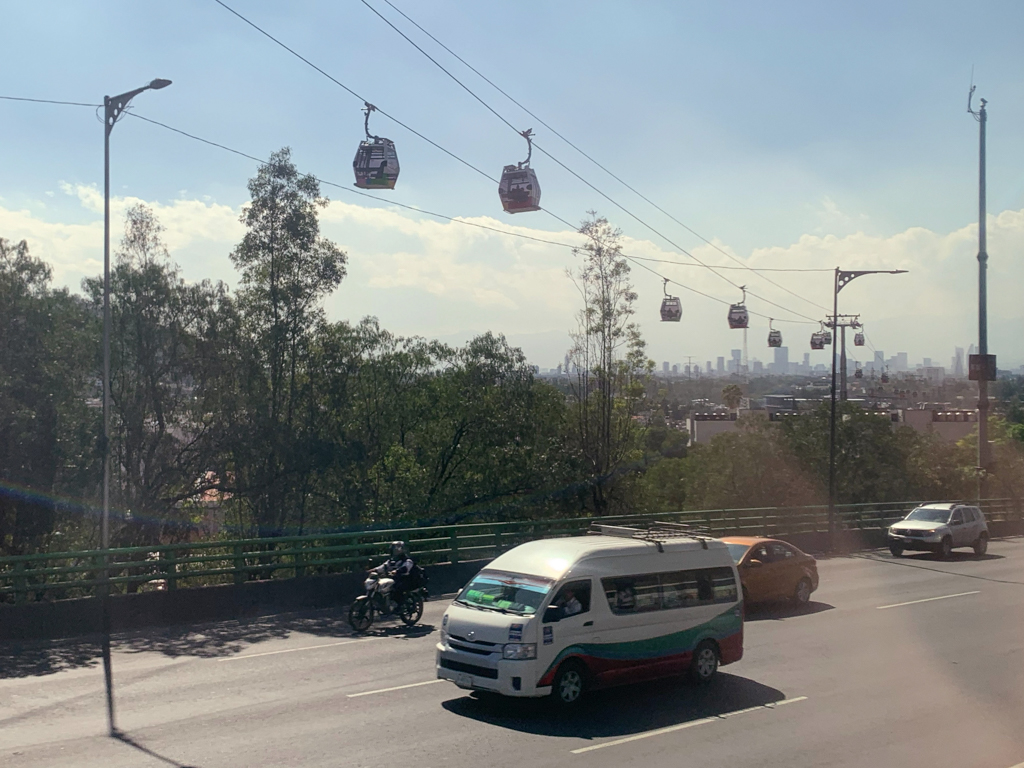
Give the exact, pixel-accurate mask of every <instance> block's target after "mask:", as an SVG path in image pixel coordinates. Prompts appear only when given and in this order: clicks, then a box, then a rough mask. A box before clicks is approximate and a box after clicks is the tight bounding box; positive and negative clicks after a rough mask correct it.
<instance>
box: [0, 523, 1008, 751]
mask: <svg viewBox="0 0 1024 768" xmlns="http://www.w3.org/2000/svg"><path fill="white" fill-rule="evenodd" d="M819 571H820V574H821V586H820V588H819V589H818V591H817V592H815V593H814V595H813V597H812V602H811V604H810V605H809V606H807V607H806V608H804V609H796V608H794V607H790V606H786V605H777V606H766V607H763V608H760V609H757V610H752V611H750V612H749V613H748V617H747V619H748V621H747V625H746V638H745V655H744V658H743V660H742V661H740V662H739V663H737V664H733V665H730V666H728V667H725V668H723V669H722V670H721V672H720V673H719V676H718V679H717V680H716V681H715V682H714V683H712V684H711V685H710V686H707V687H703V688H697V687H694V686H692V685H689V684H687V683H685V682H683V681H681V680H677V679H665V680H662V681H658V682H655V683H650V684H639V685H634V686H629V687H623V688H617V689H611V690H606V691H600V692H596V693H594V694H593V695H592V697H591V699H590V700H589V701H588V702H586V703H585V705H584V706H583V707H582V709H581V710H580V711H578V712H575V713H573V714H571V715H559V714H558V713H557V712H555V711H554V710H552V709H551V708H550V707H548V706H546V705H545V703H543V702H538V701H529V700H527V701H510V702H502V701H499V702H495V701H491V700H487V699H483V700H481V699H477V698H475V697H473V696H470V695H468V694H467V693H466V692H465V691H462V690H460V689H458V688H456V687H454V686H453V685H451V684H450V683H447V682H442V681H436V680H435V679H434V668H433V664H434V644H435V643H436V642H437V633H438V628H439V626H440V621H441V615H442V614H443V612H444V609H445V607H446V605H447V602H448V601H447V600H444V599H439V600H433V601H431V602H429V603H428V604H427V608H426V611H425V615H424V617H423V621H422V624H421V625H420V626H417V627H414V628H411V629H407V628H405V627H403V626H400V625H396V624H395V623H394V622H389V623H385V624H382V625H379V626H375V627H374V628H373V629H372V630H371V631H370V632H369V633H368V634H367V635H366V636H365V637H356V636H353V635H352V633H351V632H350V631H349V629H348V627H347V624H346V622H345V617H344V616H343V615H342V613H341V612H340V611H320V612H316V613H306V614H293V615H288V616H276V617H268V618H265V619H258V620H253V621H248V622H222V623H217V624H210V625H205V626H202V627H192V628H187V629H186V628H179V629H173V630H154V631H151V632H147V633H136V634H132V635H126V636H121V637H118V638H116V639H115V643H114V654H113V669H114V682H115V699H116V706H117V711H116V717H117V723H118V726H119V729H120V730H121V733H122V736H121V737H120V738H116V739H115V738H110V737H109V736H107V735H106V733H107V729H106V708H105V698H104V689H103V675H102V668H101V666H100V660H99V656H98V649H97V647H96V645H95V643H94V642H92V641H61V642H53V643H32V644H24V645H21V646H15V645H12V644H6V645H0V766H3V767H4V768H43V767H45V768H54V767H59V766H74V767H75V768H91V767H93V766H95V767H96V768H101V767H102V768H119V767H120V766H125V767H131V768H137V767H139V766H143V767H145V766H194V767H195V768H226V767H228V766H231V767H235V766H353V767H363V766H365V767H368V768H369V767H376V766H385V765H387V766H394V765H404V766H416V768H432V767H434V766H453V765H454V766H467V765H472V766H476V765H479V766H486V767H487V768H504V766H531V767H532V766H560V767H561V766H567V767H571V766H577V765H579V766H583V765H586V766H588V767H589V766H597V767H602V766H609V767H610V766H620V765H623V764H630V765H634V764H635V765H643V766H645V768H661V767H662V766H664V767H665V768H668V767H669V766H672V768H676V767H677V766H684V765H685V766H690V765H692V766H701V767H702V768H712V767H713V766H730V767H731V768H735V766H737V765H740V766H743V768H755V767H756V766H783V765H784V766H787V768H790V767H792V768H802V767H804V766H808V767H810V766H871V768H888V767H890V766H892V767H893V768H895V767H896V766H899V767H900V768H908V767H911V766H928V767H929V768H932V767H936V766H951V767H952V766H956V767H957V768H960V767H967V766H970V767H971V768H1011V766H1012V767H1013V768H1024V539H1009V540H1003V541H996V542H993V543H992V544H991V546H990V548H989V553H988V554H987V555H986V556H984V557H981V558H978V557H975V556H974V555H973V554H971V553H970V552H969V551H964V552H962V553H961V552H957V553H955V554H954V556H953V557H952V558H951V559H950V560H947V561H941V560H937V559H935V558H933V557H932V556H931V555H927V554H921V555H916V554H915V555H909V556H907V557H904V558H901V559H894V558H892V557H891V556H890V555H889V554H888V553H887V552H884V553H883V552H872V553H864V554H859V555H853V556H846V557H837V558H832V559H824V560H821V561H819Z"/></svg>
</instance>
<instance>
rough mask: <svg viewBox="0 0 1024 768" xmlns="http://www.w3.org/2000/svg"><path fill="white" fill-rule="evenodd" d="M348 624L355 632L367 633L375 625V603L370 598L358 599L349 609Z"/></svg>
mask: <svg viewBox="0 0 1024 768" xmlns="http://www.w3.org/2000/svg"><path fill="white" fill-rule="evenodd" d="M348 623H349V624H350V625H351V626H352V630H353V631H354V632H365V631H366V630H368V629H369V628H370V625H371V624H373V603H371V602H370V600H369V599H368V598H366V597H365V596H364V597H357V598H356V601H355V602H354V603H352V607H351V608H349V609H348Z"/></svg>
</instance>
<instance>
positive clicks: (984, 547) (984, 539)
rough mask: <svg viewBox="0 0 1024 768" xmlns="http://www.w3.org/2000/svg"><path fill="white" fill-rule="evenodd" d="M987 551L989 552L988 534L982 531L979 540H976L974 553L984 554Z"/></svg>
mask: <svg viewBox="0 0 1024 768" xmlns="http://www.w3.org/2000/svg"><path fill="white" fill-rule="evenodd" d="M986 552H988V534H987V533H985V532H984V531H982V532H981V535H980V536H978V540H977V541H976V542H974V554H976V555H984V554H985V553H986Z"/></svg>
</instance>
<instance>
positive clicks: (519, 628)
mask: <svg viewBox="0 0 1024 768" xmlns="http://www.w3.org/2000/svg"><path fill="white" fill-rule="evenodd" d="M522 639H523V625H522V624H513V625H512V626H511V627H509V628H508V641H509V642H510V643H512V642H518V641H520V640H522Z"/></svg>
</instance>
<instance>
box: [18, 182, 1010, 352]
mask: <svg viewBox="0 0 1024 768" xmlns="http://www.w3.org/2000/svg"><path fill="white" fill-rule="evenodd" d="M60 189H61V190H62V191H63V192H64V193H65V195H68V196H71V198H73V200H74V208H72V209H71V210H68V209H67V208H66V206H67V202H70V201H68V200H67V198H65V201H66V202H65V203H64V204H63V205H65V209H64V210H63V211H61V210H59V208H58V204H60V202H61V197H60V196H58V198H57V199H56V200H54V201H50V203H51V205H50V207H49V208H48V209H47V210H45V211H43V210H41V209H38V210H37V208H36V206H35V205H32V206H29V209H24V210H13V209H7V208H5V207H3V206H2V205H0V236H2V237H5V238H7V239H11V240H20V239H22V238H24V239H27V240H28V241H29V244H30V247H31V248H32V252H33V253H34V254H35V255H37V256H39V257H41V258H44V259H45V260H46V261H48V262H49V263H50V264H52V265H53V266H54V272H55V280H56V282H57V283H59V284H65V285H69V286H70V287H72V288H77V287H78V284H79V282H80V280H81V278H82V277H83V276H85V275H94V274H97V273H98V272H99V270H100V269H101V265H102V235H103V223H102V210H103V208H102V202H103V201H102V195H101V193H100V192H99V190H97V189H96V188H95V187H91V186H81V185H78V186H72V185H68V184H61V186H60ZM111 202H112V204H111V208H112V219H113V221H114V222H115V223H114V244H115V247H116V241H117V239H118V238H119V237H120V229H121V222H122V221H123V216H124V211H125V209H126V208H127V207H128V206H129V205H131V204H133V203H136V202H142V201H140V200H137V199H136V198H131V197H116V198H115V199H114V200H112V201H111ZM147 204H148V205H150V206H151V207H153V209H154V210H155V212H156V213H157V215H158V217H159V218H160V220H161V222H162V223H163V224H164V226H165V227H166V230H167V231H166V233H165V238H166V241H167V243H168V246H169V247H170V249H171V252H172V256H173V257H174V258H175V260H176V261H178V262H179V263H180V264H181V265H182V270H183V273H184V275H185V277H186V278H187V279H193V280H195V279H200V278H206V277H211V278H214V279H224V280H227V281H228V282H230V283H235V282H236V276H235V273H234V271H233V269H232V267H231V264H230V260H229V258H228V254H229V253H230V251H231V249H232V248H233V247H234V245H235V244H236V243H237V242H238V240H239V239H240V238H241V236H242V234H243V232H244V228H243V226H242V224H241V223H240V222H239V221H238V215H239V213H240V211H239V210H238V209H235V208H232V207H230V206H225V205H219V204H217V203H215V202H213V201H210V200H188V199H176V200H173V201H171V202H169V203H159V202H155V203H154V202H147ZM826 210H827V211H831V212H832V213H835V214H836V215H837V216H838V215H839V213H838V208H837V207H833V208H831V209H829V208H827V207H826ZM415 216H416V214H413V213H410V212H406V211H398V210H395V209H393V208H370V207H362V206H358V205H351V204H347V203H342V202H338V201H334V202H332V203H330V205H329V206H328V207H327V208H326V209H325V210H324V211H323V214H322V229H323V233H324V235H325V236H327V237H329V238H331V239H332V240H334V241H335V242H337V243H338V244H339V245H340V246H341V247H342V248H343V249H344V250H346V252H347V253H348V254H349V267H348V269H349V274H348V277H347V278H346V279H345V281H344V282H343V284H342V286H341V287H340V288H339V290H338V291H337V292H336V293H335V295H333V296H332V297H330V298H329V299H328V301H327V303H326V306H327V310H328V313H329V314H330V315H331V316H332V317H333V318H336V319H342V318H344V319H350V320H358V319H359V318H360V317H362V316H364V315H367V314H373V315H376V316H378V317H380V319H381V322H382V323H383V324H384V325H385V327H388V328H390V329H393V330H394V331H396V332H398V333H402V334H406V335H411V334H419V335H424V336H444V337H446V338H448V337H451V338H456V337H460V336H461V337H468V336H469V335H472V334H473V333H477V332H482V331H486V330H493V331H495V332H502V333H505V334H506V335H508V336H509V337H510V338H514V339H520V340H522V341H521V343H523V345H524V348H525V349H526V351H527V354H528V355H530V356H531V358H533V359H534V360H535V361H536V362H537V363H538V364H540V365H544V366H546V365H552V366H553V365H555V364H556V363H557V362H558V360H559V359H560V358H561V353H562V351H563V350H564V347H565V346H567V344H568V340H567V332H568V329H569V328H570V327H571V326H572V324H573V314H574V313H575V311H576V309H577V303H578V295H577V293H576V291H575V289H574V288H573V286H572V284H571V283H570V281H569V280H568V279H567V278H566V276H565V269H566V268H567V267H572V266H573V265H574V259H573V256H572V254H571V251H570V250H569V249H568V248H562V247H558V246H555V245H548V244H544V243H538V242H535V241H531V240H525V239H520V238H514V237H508V236H506V235H503V234H500V233H498V232H493V231H489V230H486V229H479V228H476V227H472V226H466V225H465V224H464V223H459V222H458V221H454V222H453V221H436V220H433V219H430V218H427V217H424V218H415ZM55 219H63V220H55ZM464 221H466V222H469V223H474V224H480V225H484V226H488V227H494V228H497V229H501V230H506V231H513V232H517V233H520V234H525V235H530V236H533V237H539V238H542V239H546V240H554V241H557V242H563V243H573V242H578V236H577V235H576V234H575V233H573V232H569V231H563V232H547V231H542V230H535V229H531V228H530V227H528V226H524V225H522V224H516V225H511V224H508V223H506V222H503V221H498V220H496V219H492V218H490V217H478V218H473V219H466V220H464ZM715 246H717V248H721V249H723V250H725V251H726V252H728V253H730V254H732V255H733V256H734V257H735V258H736V259H738V260H739V261H740V262H741V263H742V264H745V265H747V266H750V267H753V268H790V269H802V270H822V271H806V272H766V273H764V274H763V275H761V276H758V275H756V274H754V273H751V272H749V271H746V270H724V269H723V270H721V272H720V274H721V275H722V276H724V278H726V279H727V280H729V281H732V282H733V283H736V284H737V285H739V284H746V285H747V286H748V287H749V289H750V291H752V292H753V293H754V294H756V295H757V296H751V297H750V298H749V299H748V306H749V307H750V309H751V310H752V311H753V312H755V313H759V315H764V316H765V317H759V316H755V317H754V318H753V320H752V324H751V329H750V331H749V333H748V335H747V336H748V339H747V340H748V347H749V356H750V358H751V359H753V358H755V357H757V358H760V359H762V360H770V359H771V357H770V354H769V353H770V350H768V349H767V347H766V344H765V339H764V336H765V335H766V333H767V327H768V323H767V319H766V318H767V316H771V317H775V318H776V323H775V327H776V328H780V329H781V330H782V331H783V335H784V337H785V340H786V344H787V346H789V347H790V357H791V359H799V357H801V356H802V354H803V352H804V350H806V349H807V342H806V338H807V337H808V336H809V334H810V331H811V330H812V328H813V326H811V325H807V324H795V323H788V322H786V320H804V319H805V318H802V317H799V316H798V315H796V314H794V312H795V313H799V315H804V316H805V317H806V318H810V319H812V320H817V319H820V318H821V317H823V316H824V314H825V312H826V308H828V309H830V308H831V296H832V294H831V290H832V279H833V277H832V272H831V270H832V269H833V268H834V267H836V266H841V267H842V268H843V269H852V270H858V269H907V270H909V273H908V274H906V275H896V276H890V275H880V276H866V277H863V278H860V279H858V280H856V281H854V282H852V283H851V284H850V285H849V287H847V288H846V289H845V290H844V291H843V292H842V294H841V296H840V299H841V300H840V311H841V312H856V313H860V314H861V315H862V318H863V320H864V322H865V324H866V328H867V332H868V335H869V338H870V339H871V341H872V343H873V344H874V346H875V347H876V348H878V349H883V350H885V352H886V354H887V355H891V354H893V353H895V352H896V351H900V350H905V351H908V352H910V354H911V359H912V360H919V359H920V358H921V357H924V356H928V357H933V358H935V359H937V360H938V361H939V364H946V363H947V362H948V361H947V358H948V357H949V356H951V355H952V354H953V347H954V346H966V345H968V344H970V343H971V341H972V340H974V339H975V338H976V336H977V328H976V314H977V309H976V307H977V303H976V302H977V262H976V259H975V256H976V252H977V226H976V225H974V224H970V225H966V226H963V227H960V228H959V229H955V230H953V231H951V232H948V233H940V232H933V231H930V230H927V229H923V228H920V227H913V228H910V229H907V230H905V231H903V232H899V233H896V234H892V235H890V236H886V237H883V236H877V235H868V234H865V233H863V232H854V233H848V234H845V235H842V236H840V235H837V234H836V233H834V232H832V233H827V234H826V233H813V234H806V235H804V236H802V237H801V238H799V239H798V240H797V241H796V242H794V243H791V244H790V245H786V246H773V247H766V248H757V249H754V250H753V252H751V253H750V254H749V255H744V254H737V253H734V252H733V251H732V250H731V249H730V248H729V247H728V245H727V244H724V243H722V242H719V241H715ZM624 247H625V252H626V253H628V254H630V255H632V256H638V257H646V258H651V259H663V260H667V261H670V262H675V263H674V264H673V263H654V262H643V264H645V265H646V266H649V267H650V268H651V269H653V270H654V271H656V272H658V273H662V274H665V275H667V276H669V277H671V278H672V279H673V280H676V281H678V282H680V283H682V284H683V285H684V286H686V287H688V288H692V289H694V290H696V291H700V292H702V293H705V294H708V295H710V296H713V297H716V298H718V299H719V300H720V301H721V302H724V303H719V302H716V301H713V300H711V299H708V298H705V297H703V296H700V295H697V294H695V293H692V292H690V291H688V290H686V289H685V288H682V287H672V288H670V290H671V291H672V292H673V293H675V294H677V295H679V296H681V297H682V298H683V307H684V311H683V320H682V322H681V323H678V324H675V323H661V322H659V321H658V305H659V303H660V301H661V297H662V285H661V280H660V278H659V277H658V276H657V275H655V274H652V273H651V272H649V271H647V270H645V269H644V268H643V267H641V266H639V265H637V264H634V265H633V280H634V283H635V285H636V287H637V290H638V291H639V294H640V298H639V301H638V303H637V315H636V319H637V320H638V321H639V322H640V323H641V325H642V328H643V331H644V334H645V336H646V338H647V339H648V342H649V352H650V354H651V356H652V357H653V358H655V359H656V360H658V361H659V362H660V361H661V360H669V361H670V362H682V361H685V358H686V356H687V355H692V356H693V357H694V358H695V359H696V360H697V361H698V362H701V363H703V362H704V361H705V360H708V359H710V360H714V358H715V357H717V356H719V355H725V356H728V350H729V349H730V348H738V347H740V346H741V344H742V335H741V334H740V333H739V332H737V331H729V330H728V328H727V327H726V322H725V313H726V310H727V307H726V305H727V304H728V303H729V302H732V301H737V300H738V299H739V291H738V290H737V289H736V288H735V287H734V286H732V285H730V284H729V283H728V282H726V279H723V277H720V276H717V275H715V274H713V273H711V272H710V271H708V270H706V269H702V268H700V267H696V266H687V264H692V263H693V262H692V260H691V259H689V258H687V257H686V256H684V255H682V254H679V253H676V252H674V251H671V250H669V249H666V248H663V247H661V246H660V245H657V244H655V243H653V242H651V241H649V240H643V239H633V238H625V240H624ZM1022 250H1024V211H1004V212H1002V213H1000V214H998V215H994V216H992V217H990V220H989V252H990V254H991V261H990V270H989V302H990V303H989V333H990V340H991V346H992V347H993V349H994V350H995V351H996V352H997V353H998V354H999V356H1000V364H1001V365H1009V364H1019V363H1020V362H1021V361H1022V360H1024V341H1022V340H1021V338H1020V334H1019V332H1018V329H1019V327H1020V323H1021V321H1022V320H1024V306H1022V304H1021V302H1020V301H1019V296H1018V295H1019V286H1020V285H1022V284H1024V263H1022V262H1021V260H1019V259H1017V258H1016V254H1018V253H1020V252H1021V251H1022ZM692 253H693V254H694V256H696V257H697V258H698V259H700V260H701V261H703V262H705V263H707V264H712V265H718V266H729V267H735V266H737V264H736V263H735V262H734V261H732V260H730V259H729V258H727V257H726V256H725V255H723V253H721V252H720V251H719V250H717V249H716V247H713V246H710V245H707V244H704V243H701V244H700V245H698V246H696V247H694V248H693V249H692ZM765 278H768V279H770V280H773V281H775V282H776V283H779V284H780V285H782V286H785V287H786V288H788V289H790V290H791V291H793V292H795V293H797V294H799V295H800V296H803V297H806V298H808V299H810V300H811V301H812V302H814V303H808V302H806V301H803V300H801V299H798V298H795V297H794V296H792V295H791V294H789V293H787V292H786V291H785V290H783V289H781V288H779V287H777V286H775V285H772V284H771V283H770V282H768V280H767V279H765ZM758 296H759V297H763V299H767V300H770V301H773V302H776V303H778V304H780V305H782V307H783V308H778V307H773V306H771V305H770V304H768V303H766V302H765V301H764V300H762V298H758ZM815 304H817V305H820V306H815ZM559 334H562V336H560V335H559ZM560 339H562V340H561V341H560ZM860 353H861V354H862V355H863V354H864V353H863V351H861V352H860ZM815 354H816V355H817V356H818V357H812V361H813V362H825V359H826V357H825V355H824V354H823V353H815Z"/></svg>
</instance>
